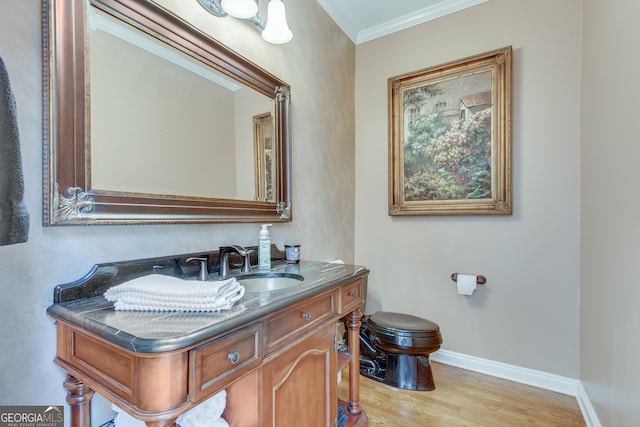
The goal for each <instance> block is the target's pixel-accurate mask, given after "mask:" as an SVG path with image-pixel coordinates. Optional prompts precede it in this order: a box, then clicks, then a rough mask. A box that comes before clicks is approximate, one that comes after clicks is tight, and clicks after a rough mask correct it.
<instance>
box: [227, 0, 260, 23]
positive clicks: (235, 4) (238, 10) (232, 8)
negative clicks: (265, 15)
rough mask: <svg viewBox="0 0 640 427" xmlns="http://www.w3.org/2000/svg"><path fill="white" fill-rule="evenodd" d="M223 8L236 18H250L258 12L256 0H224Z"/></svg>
mask: <svg viewBox="0 0 640 427" xmlns="http://www.w3.org/2000/svg"><path fill="white" fill-rule="evenodd" d="M221 6H222V8H223V9H224V11H225V12H227V13H228V14H229V15H231V16H233V17H234V18H240V19H248V18H251V17H253V16H256V14H257V13H258V3H256V1H255V0H222V3H221Z"/></svg>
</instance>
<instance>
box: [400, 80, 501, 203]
mask: <svg viewBox="0 0 640 427" xmlns="http://www.w3.org/2000/svg"><path fill="white" fill-rule="evenodd" d="M403 103H404V112H403V113H404V120H403V122H404V123H403V127H404V129H403V131H404V132H403V133H404V193H405V194H404V199H405V200H407V201H419V200H461V199H488V198H491V146H492V144H491V107H492V102H491V71H485V72H480V73H476V74H470V75H467V76H461V77H456V78H453V79H449V80H444V81H439V82H437V83H433V84H428V85H422V86H418V87H412V88H406V89H405V90H404V92H403Z"/></svg>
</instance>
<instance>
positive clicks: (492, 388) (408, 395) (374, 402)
mask: <svg viewBox="0 0 640 427" xmlns="http://www.w3.org/2000/svg"><path fill="white" fill-rule="evenodd" d="M432 369H433V376H434V380H435V383H436V389H435V390H434V391H409V390H402V389H399V388H395V387H389V386H387V385H384V384H381V383H379V382H376V381H373V380H370V379H369V378H366V377H363V376H360V403H361V405H362V408H363V409H364V411H365V412H366V413H367V416H368V417H369V426H370V427H382V426H385V427H425V426H434V427H444V426H446V427H457V426H465V427H476V426H480V427H482V426H486V427H502V426H505V427H507V426H508V427H512V426H517V427H521V426H536V427H541V426H558V427H573V426H585V423H584V420H583V418H582V414H581V413H580V409H579V408H578V403H577V401H576V399H575V398H574V397H572V396H567V395H564V394H560V393H555V392H552V391H548V390H542V389H539V388H536V387H531V386H527V385H523V384H519V383H515V382H512V381H507V380H503V379H500V378H495V377H491V376H488V375H483V374H479V373H477V372H472V371H468V370H465V369H460V368H455V367H452V366H448V365H443V364H440V363H433V362H432ZM347 373H348V371H347V370H345V371H344V372H343V380H342V382H341V383H340V386H339V395H340V398H341V399H344V400H347V396H348V394H347V387H348V381H347V380H345V379H346V378H348V377H347Z"/></svg>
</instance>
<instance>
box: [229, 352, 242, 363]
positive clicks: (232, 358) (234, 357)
mask: <svg viewBox="0 0 640 427" xmlns="http://www.w3.org/2000/svg"><path fill="white" fill-rule="evenodd" d="M227 357H228V358H229V362H231V364H233V365H235V364H236V363H238V361H239V360H240V353H238V352H237V351H234V352H233V353H229V356H227Z"/></svg>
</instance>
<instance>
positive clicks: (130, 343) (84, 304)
mask: <svg viewBox="0 0 640 427" xmlns="http://www.w3.org/2000/svg"><path fill="white" fill-rule="evenodd" d="M264 271H265V270H261V271H260V272H264ZM268 271H271V272H286V273H292V274H299V275H301V276H303V277H304V280H303V281H302V282H301V283H300V285H296V286H293V287H289V288H286V289H283V290H278V291H272V292H268V293H249V292H247V293H246V294H245V295H244V297H243V298H242V299H241V300H240V301H238V302H237V303H236V304H235V305H234V306H233V307H232V308H231V310H228V311H221V312H212V313H192V312H144V311H115V310H114V308H113V303H111V302H109V301H107V300H106V299H105V298H104V297H103V296H102V292H101V293H100V294H99V295H92V296H88V297H83V298H77V299H72V300H68V301H64V302H58V303H55V304H53V305H51V306H50V307H49V308H48V309H47V313H48V314H49V315H50V316H52V317H53V318H54V319H59V320H61V321H64V322H67V323H69V324H71V325H74V326H78V327H81V328H83V329H85V330H87V331H88V332H91V333H93V334H95V335H97V336H99V337H101V338H104V339H106V340H107V341H109V342H111V343H113V344H116V345H118V346H120V347H122V348H124V349H126V350H130V351H133V352H136V353H159V352H166V351H175V350H179V349H183V348H185V347H190V346H194V345H197V344H199V343H204V342H206V341H207V340H208V339H211V338H213V337H216V336H220V335H223V334H224V333H225V332H227V331H231V330H234V329H236V328H239V327H242V326H244V325H248V324H250V323H251V322H253V321H255V320H257V319H259V318H261V317H263V316H265V315H267V314H270V313H273V312H275V311H277V310H279V309H282V308H285V307H287V306H289V305H291V304H294V303H296V302H298V301H301V300H303V299H306V298H309V297H312V296H314V295H317V294H320V293H322V292H324V291H328V290H331V289H334V288H336V287H338V286H341V285H342V284H345V283H348V282H349V281H351V280H355V279H357V278H359V277H363V276H366V275H367V273H368V272H369V270H368V269H367V268H365V267H362V266H357V265H349V264H336V263H327V262H317V261H301V262H300V263H299V264H285V263H282V262H280V263H278V262H274V263H273V266H272V268H271V270H268ZM94 293H95V292H94Z"/></svg>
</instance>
